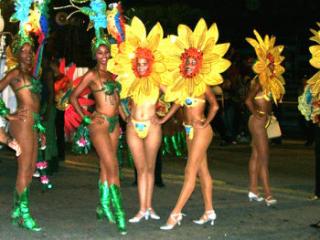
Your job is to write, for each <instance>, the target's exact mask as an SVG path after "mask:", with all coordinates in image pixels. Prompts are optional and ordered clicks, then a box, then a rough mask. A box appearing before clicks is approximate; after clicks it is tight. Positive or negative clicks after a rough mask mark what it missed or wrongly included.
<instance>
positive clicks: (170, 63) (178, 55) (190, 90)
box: [161, 18, 231, 104]
mask: <svg viewBox="0 0 320 240" xmlns="http://www.w3.org/2000/svg"><path fill="white" fill-rule="evenodd" d="M218 38H219V32H218V28H217V25H216V24H215V23H214V24H212V25H211V27H210V28H209V29H208V27H207V24H206V22H205V20H204V19H202V18H201V19H200V20H199V21H198V23H197V25H196V27H195V29H194V31H192V30H191V29H190V28H189V27H188V26H186V25H183V24H180V25H179V26H178V35H177V36H174V35H171V36H169V37H168V38H166V39H165V40H164V41H163V42H162V43H161V51H162V52H163V54H164V55H165V57H166V65H167V68H168V75H169V76H168V79H171V80H169V82H168V88H167V90H166V95H165V100H166V101H169V102H171V101H176V102H177V103H179V104H183V102H184V101H185V99H186V98H187V97H199V96H201V95H203V94H204V93H205V91H206V87H207V86H213V85H218V84H220V83H222V82H223V78H222V76H221V73H222V72H224V71H225V70H227V69H228V67H229V66H230V65H231V63H230V61H229V60H227V59H224V58H223V56H224V55H225V53H226V52H227V51H228V48H229V46H230V44H229V43H222V44H217V41H218ZM188 59H192V61H194V69H193V70H192V71H191V72H189V71H188V70H186V62H187V61H189V60H188Z"/></svg>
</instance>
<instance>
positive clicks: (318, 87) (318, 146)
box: [298, 23, 320, 228]
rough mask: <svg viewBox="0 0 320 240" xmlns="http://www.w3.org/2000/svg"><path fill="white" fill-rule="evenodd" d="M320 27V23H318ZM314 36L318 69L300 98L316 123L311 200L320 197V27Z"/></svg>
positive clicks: (308, 116) (312, 49) (312, 50)
mask: <svg viewBox="0 0 320 240" xmlns="http://www.w3.org/2000/svg"><path fill="white" fill-rule="evenodd" d="M317 25H318V27H319V28H320V23H317ZM311 32H312V34H313V36H312V37H311V38H310V40H311V41H313V42H315V43H316V44H314V45H312V46H310V47H309V51H310V53H311V55H312V57H311V59H310V61H309V62H310V64H311V66H313V67H314V68H316V69H318V71H317V72H316V73H315V74H314V75H313V76H312V77H311V78H310V79H309V80H308V81H307V84H306V86H305V88H304V92H303V94H302V95H301V96H299V99H298V103H299V104H298V109H299V110H300V112H301V114H302V115H303V116H304V117H305V119H306V120H307V121H312V123H313V124H315V125H316V126H315V148H314V153H315V171H314V173H315V174H314V175H315V187H314V195H313V196H312V197H311V198H310V199H311V200H317V199H319V198H320V116H319V115H320V71H319V70H320V64H319V63H320V56H319V50H318V49H319V48H320V29H318V30H315V29H311ZM311 226H312V227H316V228H320V221H319V222H317V223H316V224H312V225H311Z"/></svg>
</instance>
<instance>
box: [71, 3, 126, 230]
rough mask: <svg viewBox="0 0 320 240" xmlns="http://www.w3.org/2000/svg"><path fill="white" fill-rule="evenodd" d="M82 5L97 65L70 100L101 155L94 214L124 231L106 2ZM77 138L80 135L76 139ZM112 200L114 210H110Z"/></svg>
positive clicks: (117, 91)
mask: <svg viewBox="0 0 320 240" xmlns="http://www.w3.org/2000/svg"><path fill="white" fill-rule="evenodd" d="M83 9H85V10H86V11H83V12H85V13H86V14H88V16H89V17H90V20H91V21H92V23H93V26H94V29H95V35H96V37H95V38H94V39H93V41H92V44H91V50H92V55H93V57H94V58H95V59H96V61H97V65H96V66H95V67H94V68H92V69H90V70H89V71H88V72H87V73H86V74H85V75H84V76H83V78H82V80H81V82H80V83H79V85H78V86H77V87H76V88H75V89H74V90H73V91H72V93H71V96H70V102H71V104H72V105H73V107H74V108H75V110H76V112H77V113H78V114H79V115H80V116H81V117H82V119H83V123H84V124H85V125H87V126H88V129H89V134H90V139H91V141H92V143H93V146H94V147H95V150H96V152H97V154H98V156H99V159H100V177H99V183H98V186H99V193H100V204H99V206H98V207H97V209H96V212H97V217H98V218H99V219H101V218H103V217H107V219H108V220H109V221H110V222H112V223H113V222H116V223H117V226H118V229H119V231H120V233H121V234H126V233H127V230H126V219H125V212H124V209H123V206H122V197H121V192H120V180H119V167H118V161H117V146H118V139H119V134H120V129H119V122H118V120H119V117H118V116H119V102H120V98H119V94H120V91H121V85H120V84H119V83H118V82H116V81H115V80H114V76H113V75H112V73H110V72H109V71H107V65H108V60H109V58H110V56H111V53H110V43H109V41H108V40H107V37H106V35H105V34H104V30H103V29H105V28H106V27H107V22H106V16H105V14H106V4H105V2H104V1H103V0H92V1H90V8H89V7H84V8H83ZM86 88H89V89H90V90H91V91H92V94H93V97H94V100H95V111H94V112H93V113H92V114H91V115H90V116H87V115H84V113H83V110H82V108H81V106H80V104H79V102H78V96H80V95H81V93H82V92H83V91H84V90H85V89H86ZM79 128H81V126H80V127H79ZM77 140H79V139H75V141H77ZM77 142H78V141H77ZM111 203H112V206H113V209H114V212H115V214H113V212H112V211H111V208H110V207H111Z"/></svg>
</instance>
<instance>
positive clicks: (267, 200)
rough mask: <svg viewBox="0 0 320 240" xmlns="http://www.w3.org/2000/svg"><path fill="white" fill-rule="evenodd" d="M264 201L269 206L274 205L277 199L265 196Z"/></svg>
mask: <svg viewBox="0 0 320 240" xmlns="http://www.w3.org/2000/svg"><path fill="white" fill-rule="evenodd" d="M264 201H265V202H266V204H267V206H268V207H270V206H271V205H275V204H277V202H278V201H277V199H274V198H273V197H272V196H269V197H267V198H266V199H265V200H264Z"/></svg>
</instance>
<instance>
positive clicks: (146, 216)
mask: <svg viewBox="0 0 320 240" xmlns="http://www.w3.org/2000/svg"><path fill="white" fill-rule="evenodd" d="M143 218H144V219H145V220H148V219H149V211H148V210H147V211H145V212H143V211H141V210H140V211H139V212H138V214H137V215H136V216H134V217H133V218H130V219H129V223H138V222H140V221H141V220H142V219H143Z"/></svg>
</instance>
